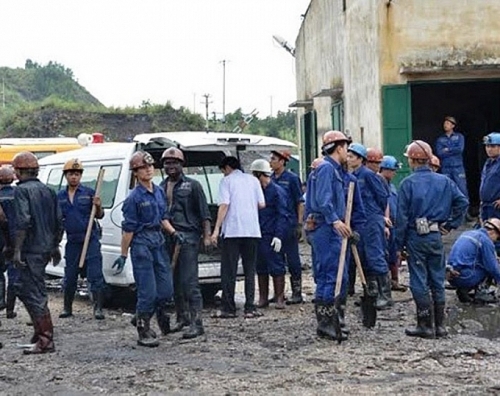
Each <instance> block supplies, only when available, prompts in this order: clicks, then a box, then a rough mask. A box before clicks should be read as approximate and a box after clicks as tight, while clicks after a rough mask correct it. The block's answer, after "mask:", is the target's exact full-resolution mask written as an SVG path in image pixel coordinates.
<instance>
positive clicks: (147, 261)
mask: <svg viewBox="0 0 500 396" xmlns="http://www.w3.org/2000/svg"><path fill="white" fill-rule="evenodd" d="M130 258H131V259H132V269H133V272H134V279H135V284H136V286H137V306H136V311H137V313H138V314H141V313H147V314H150V315H152V314H154V312H155V310H156V308H157V307H159V306H163V305H164V304H165V303H167V302H170V301H172V297H173V286H172V268H171V267H170V260H169V258H168V255H167V249H166V247H165V244H161V245H159V246H146V245H143V244H138V243H133V244H132V247H131V249H130Z"/></svg>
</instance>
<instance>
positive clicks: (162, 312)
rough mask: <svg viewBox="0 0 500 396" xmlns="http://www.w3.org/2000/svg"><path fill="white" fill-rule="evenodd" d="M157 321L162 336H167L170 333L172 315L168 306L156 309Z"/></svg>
mask: <svg viewBox="0 0 500 396" xmlns="http://www.w3.org/2000/svg"><path fill="white" fill-rule="evenodd" d="M156 320H157V321H158V327H159V328H160V330H161V334H163V335H167V334H169V333H170V314H169V313H168V306H167V305H166V304H164V305H161V306H159V307H158V308H156Z"/></svg>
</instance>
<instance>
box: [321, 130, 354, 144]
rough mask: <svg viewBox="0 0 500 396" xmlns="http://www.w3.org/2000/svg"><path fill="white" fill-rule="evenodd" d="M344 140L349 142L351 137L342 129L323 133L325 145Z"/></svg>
mask: <svg viewBox="0 0 500 396" xmlns="http://www.w3.org/2000/svg"><path fill="white" fill-rule="evenodd" d="M342 141H344V142H349V141H350V139H349V138H348V137H347V136H346V135H344V134H343V133H342V132H340V131H328V132H325V134H324V135H323V146H325V145H327V144H329V143H336V142H342Z"/></svg>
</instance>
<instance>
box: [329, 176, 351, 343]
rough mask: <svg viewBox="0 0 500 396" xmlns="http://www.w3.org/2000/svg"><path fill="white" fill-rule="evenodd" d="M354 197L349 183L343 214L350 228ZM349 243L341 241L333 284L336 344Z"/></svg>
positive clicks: (339, 335) (344, 239) (340, 330)
mask: <svg viewBox="0 0 500 396" xmlns="http://www.w3.org/2000/svg"><path fill="white" fill-rule="evenodd" d="M353 196H354V182H350V183H349V190H348V192H347V208H346V214H345V224H346V225H347V226H350V224H351V213H352V201H353ZM348 243H349V240H348V238H343V239H342V247H341V248H340V257H339V266H338V269H337V283H336V284H335V312H334V315H336V316H337V318H336V319H335V320H334V321H333V324H334V326H335V333H336V334H337V342H338V343H339V344H340V343H341V342H342V337H343V334H342V328H341V327H340V320H339V304H340V292H341V290H342V280H343V279H344V267H345V257H346V253H347V245H348Z"/></svg>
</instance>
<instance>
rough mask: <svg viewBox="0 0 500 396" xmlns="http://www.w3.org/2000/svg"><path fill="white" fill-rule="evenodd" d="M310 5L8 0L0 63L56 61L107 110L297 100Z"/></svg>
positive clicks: (224, 0) (232, 0)
mask: <svg viewBox="0 0 500 396" xmlns="http://www.w3.org/2000/svg"><path fill="white" fill-rule="evenodd" d="M308 4H309V0H78V1H73V0H44V1H40V0H29V1H28V0H13V1H10V0H0V12H1V15H2V19H1V23H0V66H7V67H12V68H15V67H24V64H25V61H26V59H31V60H33V61H34V62H37V63H39V64H46V63H47V62H48V61H55V62H58V63H61V64H63V65H64V66H65V67H68V68H70V69H71V70H73V73H74V75H75V78H76V79H77V80H78V82H79V83H80V84H81V85H83V86H84V87H85V88H86V89H87V90H88V91H89V92H90V93H91V94H92V95H94V96H95V97H96V98H97V99H98V100H100V101H101V102H102V103H103V104H105V105H106V106H114V107H125V106H139V105H140V104H141V103H142V101H143V100H150V101H151V102H152V103H157V104H164V103H166V102H167V101H168V100H170V101H171V102H172V104H173V106H174V107H176V108H178V107H180V106H184V107H187V108H189V109H190V110H193V109H194V110H195V111H196V112H198V113H202V114H204V113H205V109H204V105H203V104H202V101H203V100H204V98H203V97H202V95H203V94H210V95H211V98H210V101H211V102H212V103H211V104H210V106H209V111H210V112H213V111H216V112H218V113H222V107H223V106H222V101H223V100H222V99H223V66H222V63H221V61H222V60H224V59H225V60H227V63H226V67H225V70H226V78H225V81H226V90H225V98H226V101H225V103H226V106H225V110H226V113H230V112H233V111H234V110H236V109H237V108H239V107H241V108H242V110H243V111H244V112H246V113H249V112H250V111H252V110H253V109H254V108H257V110H258V111H259V117H261V118H263V117H266V116H268V115H269V114H270V113H271V110H272V112H273V114H274V115H275V114H276V112H277V111H278V110H282V111H286V110H287V109H288V104H290V103H292V102H293V101H295V99H296V97H295V64H294V58H293V57H292V56H291V55H290V54H289V53H287V52H286V51H285V50H284V49H282V48H281V47H280V46H279V45H278V44H276V43H275V42H274V40H273V39H272V36H273V34H277V35H279V36H282V37H283V38H284V39H285V40H286V41H288V42H289V43H290V44H291V45H293V46H294V45H295V39H296V37H297V34H298V31H299V28H300V24H301V21H302V19H301V14H304V13H305V11H306V10H307V6H308Z"/></svg>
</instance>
